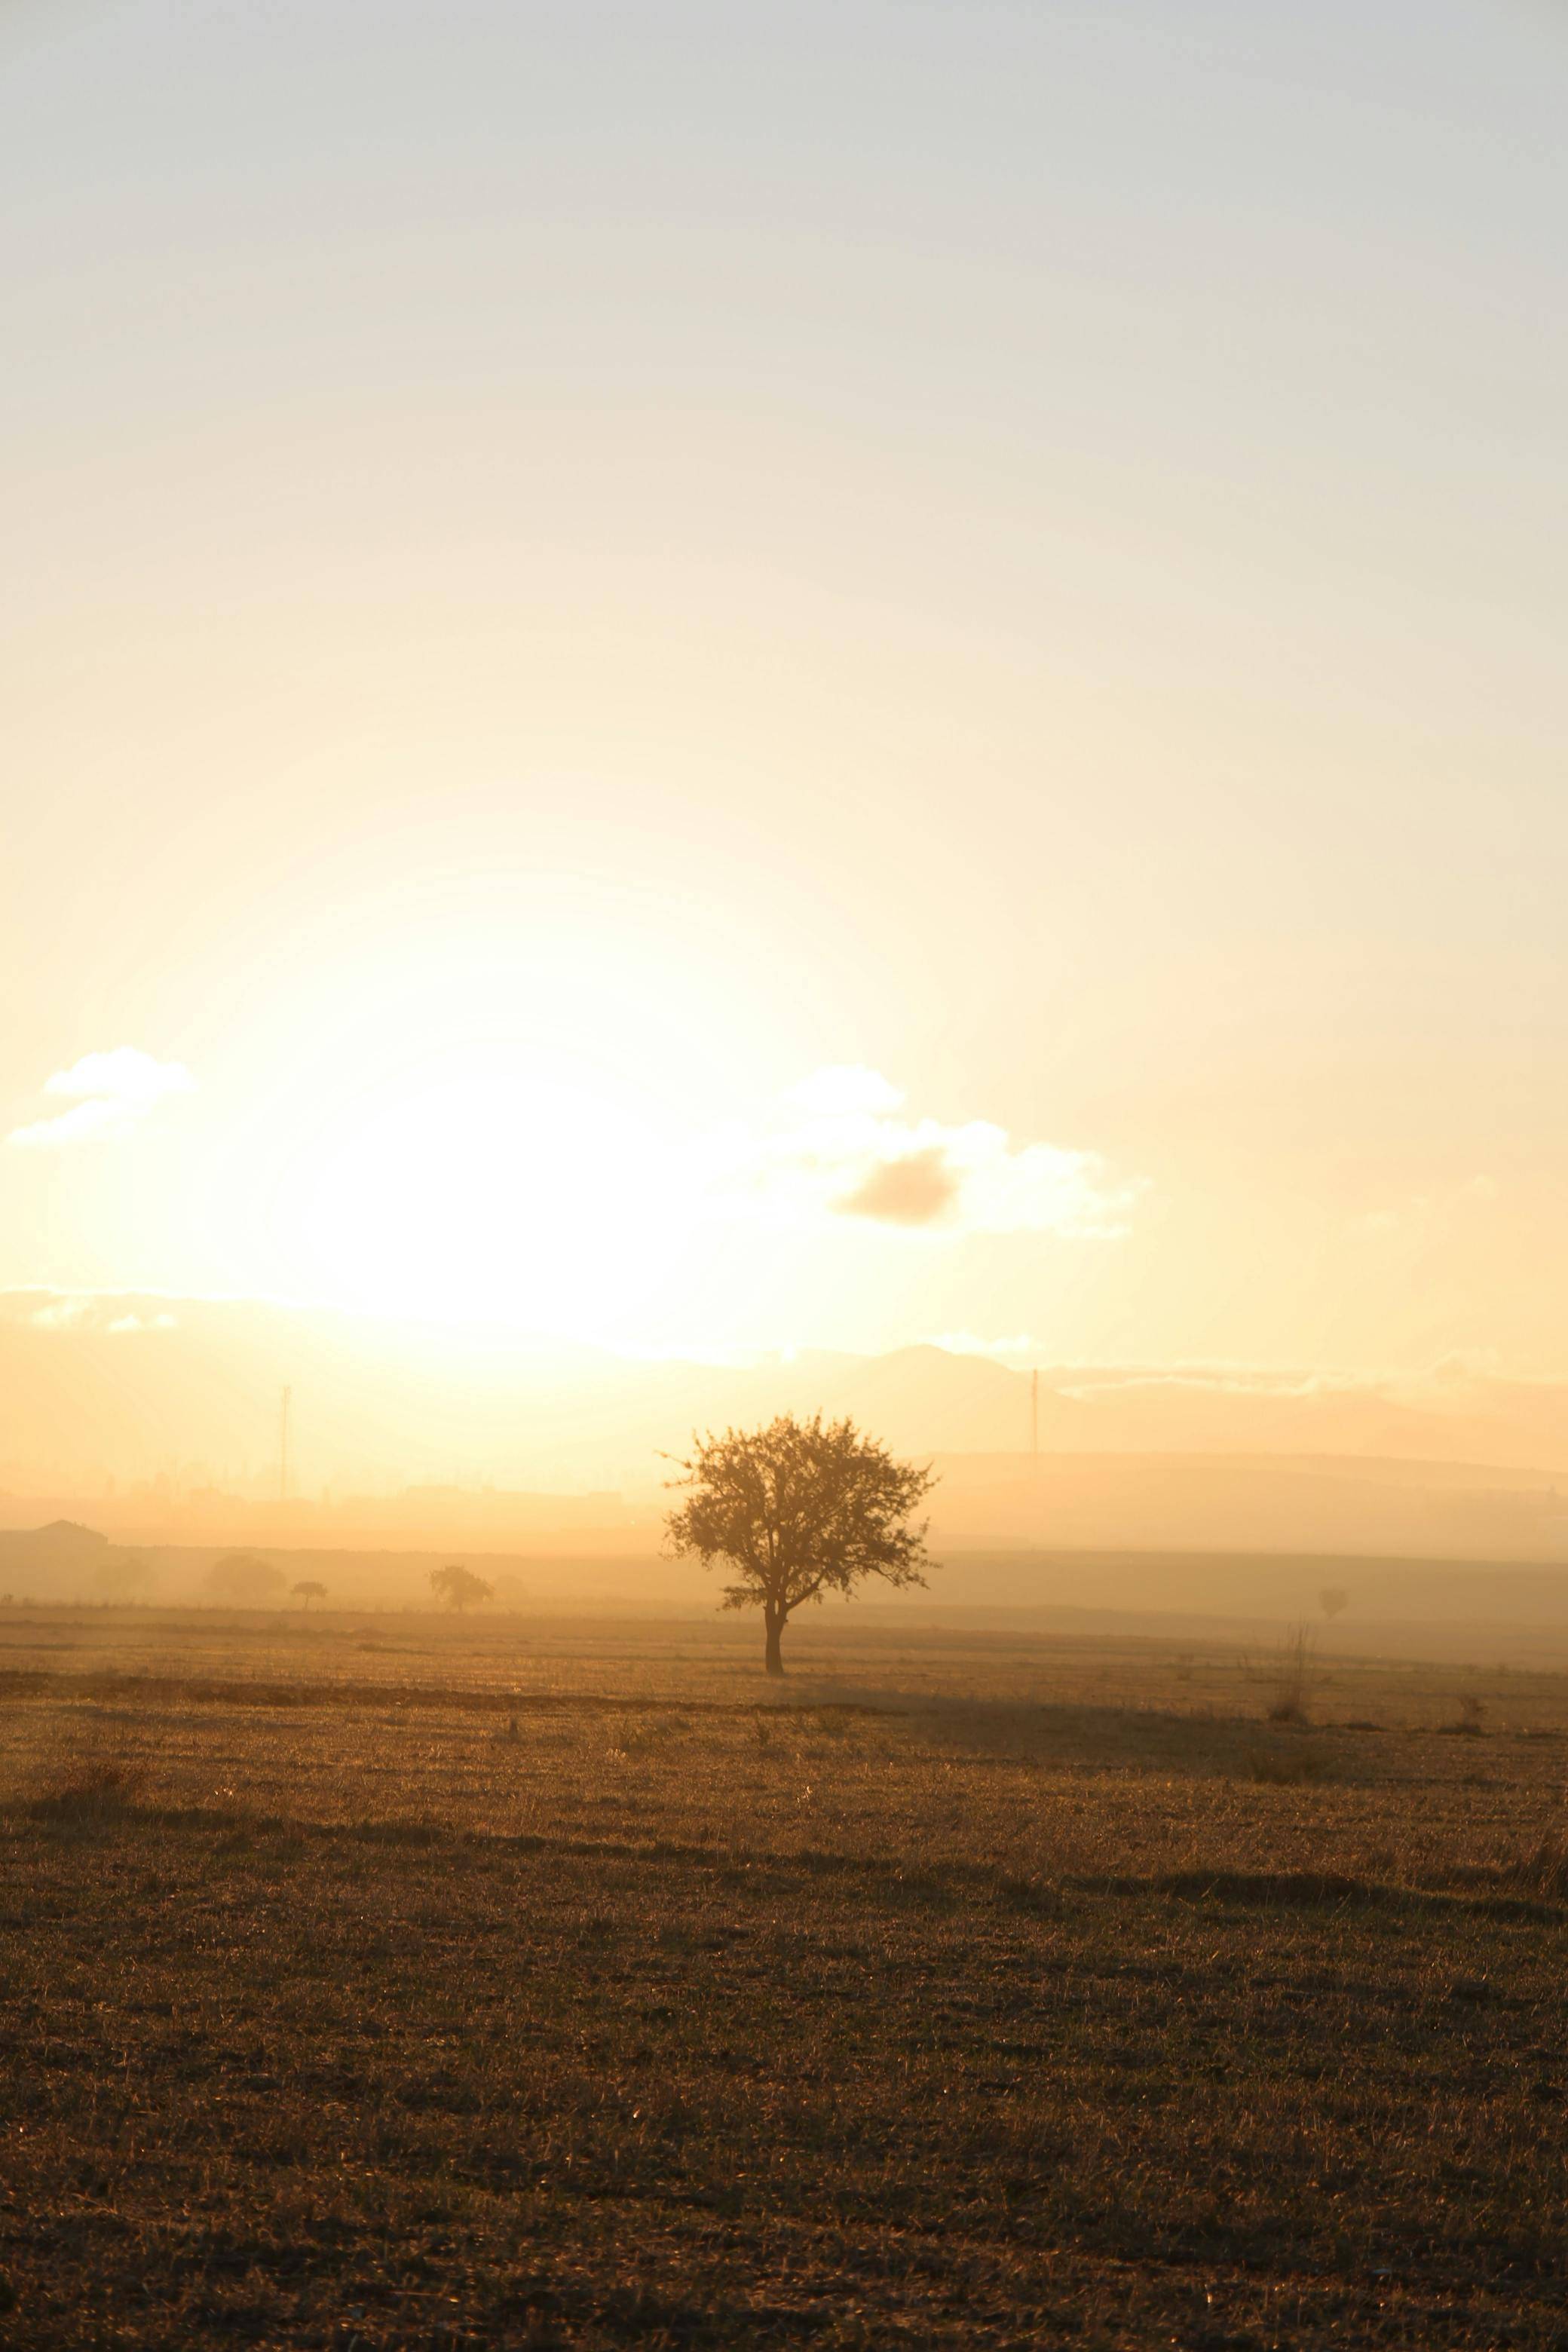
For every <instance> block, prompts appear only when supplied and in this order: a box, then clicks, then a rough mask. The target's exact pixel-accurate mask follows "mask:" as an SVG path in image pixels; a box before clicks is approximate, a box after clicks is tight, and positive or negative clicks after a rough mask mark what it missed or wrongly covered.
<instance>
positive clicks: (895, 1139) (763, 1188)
mask: <svg viewBox="0 0 1568 2352" xmlns="http://www.w3.org/2000/svg"><path fill="white" fill-rule="evenodd" d="M903 1102H904V1097H903V1096H902V1095H901V1094H900V1091H899V1089H898V1088H897V1087H893V1086H891V1085H890V1084H889V1081H888V1080H887V1079H886V1078H884V1077H882V1076H880V1075H879V1073H878V1072H877V1071H875V1070H867V1069H860V1068H837V1069H828V1070H820V1071H818V1072H817V1073H816V1076H815V1077H812V1078H808V1079H807V1080H806V1081H805V1085H804V1086H801V1087H795V1088H794V1089H793V1090H792V1092H791V1093H790V1094H789V1095H788V1096H786V1097H785V1098H784V1113H783V1116H781V1118H779V1119H778V1120H777V1121H776V1122H771V1123H768V1124H766V1125H764V1126H762V1127H760V1128H744V1127H740V1126H735V1127H732V1128H730V1129H725V1130H723V1131H722V1132H721V1134H720V1135H719V1136H717V1137H715V1138H714V1139H712V1143H711V1146H710V1180H711V1182H712V1184H713V1187H714V1189H715V1191H716V1192H717V1193H718V1196H719V1197H720V1199H721V1200H722V1201H724V1202H727V1203H728V1205H730V1206H731V1209H732V1210H733V1211H735V1213H740V1214H747V1215H754V1216H758V1217H761V1218H763V1219H764V1220H766V1221H767V1222H768V1223H779V1224H789V1223H805V1222H812V1221H815V1220H820V1219H822V1218H825V1217H863V1218H866V1219H868V1221H870V1222H872V1223H879V1224H886V1225H898V1226H902V1227H904V1228H905V1229H907V1230H919V1231H925V1232H931V1233H942V1234H963V1233H984V1234H1021V1233H1052V1234H1068V1235H1075V1236H1080V1237H1084V1236H1095V1237H1104V1236H1109V1235H1114V1234H1121V1233H1123V1232H1125V1231H1126V1219H1127V1216H1128V1213H1130V1211H1131V1207H1132V1204H1133V1202H1135V1200H1136V1199H1137V1198H1138V1196H1139V1195H1140V1193H1141V1192H1142V1191H1143V1190H1144V1186H1143V1184H1142V1182H1141V1181H1136V1182H1125V1181H1117V1180H1115V1179H1113V1178H1112V1177H1111V1175H1110V1171H1108V1169H1107V1168H1106V1166H1105V1163H1104V1161H1103V1160H1101V1159H1100V1157H1099V1155H1098V1154H1097V1153H1095V1152H1091V1151H1074V1150H1065V1149H1063V1148H1062V1147H1060V1146H1059V1145H1057V1144H1052V1143H1015V1142H1014V1141H1013V1139H1011V1137H1010V1136H1009V1135H1008V1133H1007V1131H1006V1129H1005V1128H1001V1127H997V1126H995V1125H994V1124H993V1122H992V1121H990V1120H989V1119H971V1120H969V1121H967V1122H966V1123H965V1124H964V1125H963V1126H958V1127H950V1126H946V1125H944V1124H943V1123H942V1121H941V1120H939V1119H934V1118H918V1119H910V1118H906V1117H901V1116H899V1114H900V1112H901V1110H902V1106H903ZM803 1113H804V1116H802V1115H801V1114H803Z"/></svg>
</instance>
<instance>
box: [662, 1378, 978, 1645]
mask: <svg viewBox="0 0 1568 2352" xmlns="http://www.w3.org/2000/svg"><path fill="white" fill-rule="evenodd" d="M692 1444H693V1446H694V1448H695V1451H694V1452H693V1454H692V1455H691V1458H690V1460H689V1461H686V1462H681V1463H679V1465H678V1466H679V1469H680V1471H681V1473H682V1475H681V1476H680V1477H679V1478H672V1479H671V1480H670V1481H669V1484H670V1485H671V1486H685V1487H689V1489H690V1493H689V1499H688V1500H687V1501H686V1502H684V1503H683V1504H681V1506H680V1507H679V1509H678V1510H674V1511H671V1512H670V1514H669V1516H668V1519H667V1521H666V1523H665V1528H666V1537H667V1540H668V1549H669V1551H670V1552H671V1554H672V1555H673V1556H674V1557H675V1558H676V1559H685V1558H690V1559H700V1561H701V1562H702V1565H703V1567H704V1568H711V1567H712V1566H713V1565H714V1563H715V1561H720V1560H721V1561H723V1562H724V1563H725V1565H726V1566H727V1567H730V1568H732V1569H734V1570H736V1571H737V1575H736V1580H735V1582H734V1583H733V1584H731V1585H727V1586H726V1587H725V1590H724V1600H723V1605H724V1607H725V1608H726V1609H760V1610H761V1611H762V1612H763V1633H764V1648H763V1661H764V1664H765V1667H766V1671H767V1672H768V1673H769V1674H770V1675H782V1674H783V1672H784V1654H783V1649H782V1646H781V1645H782V1643H783V1639H784V1627H785V1625H786V1624H787V1623H788V1622H789V1619H790V1617H791V1616H792V1614H793V1613H794V1612H795V1610H796V1609H798V1608H800V1606H801V1605H802V1603H803V1602H805V1601H820V1600H821V1599H822V1598H823V1595H824V1594H825V1593H827V1592H842V1593H843V1594H844V1595H845V1597H846V1599H847V1597H848V1595H849V1594H850V1593H851V1592H853V1591H854V1590H855V1588H856V1586H857V1585H858V1584H859V1583H860V1582H861V1581H862V1580H864V1579H865V1578H867V1577H871V1576H877V1577H880V1578H881V1579H882V1580H883V1582H884V1583H887V1584H891V1585H893V1586H895V1587H902V1586H905V1585H910V1584H923V1583H924V1582H925V1578H924V1576H923V1575H922V1574H921V1570H922V1568H923V1567H924V1566H926V1565H927V1564H928V1561H929V1555H928V1554H927V1552H926V1549H925V1533H926V1530H925V1527H924V1525H923V1524H922V1525H921V1526H920V1527H911V1526H910V1524H909V1521H910V1513H911V1512H912V1511H913V1510H914V1509H915V1508H916V1507H917V1505H919V1504H920V1503H921V1500H922V1499H923V1498H924V1496H926V1495H927V1494H928V1493H929V1492H930V1490H931V1486H933V1485H934V1484H935V1480H934V1478H933V1476H932V1475H931V1471H929V1470H922V1469H920V1468H918V1467H917V1466H915V1465H913V1464H910V1463H904V1462H895V1461H894V1459H893V1457H892V1455H891V1454H889V1453H888V1451H887V1450H886V1448H885V1447H884V1446H881V1445H879V1444H877V1442H876V1440H875V1439H874V1438H870V1437H864V1436H862V1435H861V1433H860V1432H859V1431H858V1429H857V1428H856V1426H855V1424H854V1423H853V1422H852V1421H835V1422H824V1420H823V1418H822V1415H821V1414H820V1413H818V1414H817V1415H816V1418H815V1419H814V1420H812V1421H797V1420H796V1419H795V1416H794V1414H793V1413H783V1414H781V1415H780V1416H779V1418H778V1420H776V1421H774V1422H772V1423H770V1424H769V1425H768V1427H767V1428H766V1429H753V1430H734V1429H730V1430H726V1431H725V1433H724V1434H723V1436H722V1437H714V1436H712V1435H709V1436H707V1437H702V1438H698V1437H693V1440H692Z"/></svg>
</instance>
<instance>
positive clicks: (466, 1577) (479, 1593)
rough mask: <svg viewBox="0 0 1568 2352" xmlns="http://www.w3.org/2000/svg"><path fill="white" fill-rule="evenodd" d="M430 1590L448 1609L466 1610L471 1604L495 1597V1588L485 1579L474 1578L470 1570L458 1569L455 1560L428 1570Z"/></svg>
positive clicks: (480, 1577)
mask: <svg viewBox="0 0 1568 2352" xmlns="http://www.w3.org/2000/svg"><path fill="white" fill-rule="evenodd" d="M430 1590H431V1591H432V1592H433V1593H434V1594H435V1595H436V1598H437V1601H442V1602H444V1603H445V1605H446V1607H447V1608H448V1609H467V1608H468V1606H469V1605H470V1603H472V1602H475V1601H490V1600H493V1599H494V1597H495V1587H494V1585H492V1584H491V1583H490V1582H489V1580H488V1579H487V1578H485V1577H482V1576H476V1575H475V1574H474V1571H473V1570H472V1569H471V1568H463V1567H460V1566H459V1565H458V1562H457V1561H456V1560H453V1561H452V1562H450V1563H449V1565H448V1566H447V1567H446V1568H433V1569H432V1570H430Z"/></svg>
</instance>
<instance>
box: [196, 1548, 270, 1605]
mask: <svg viewBox="0 0 1568 2352" xmlns="http://www.w3.org/2000/svg"><path fill="white" fill-rule="evenodd" d="M287 1583H288V1579H287V1577H286V1576H285V1575H284V1573H283V1571H282V1570H281V1569H280V1568H274V1567H273V1565H272V1562H271V1561H270V1560H269V1559H262V1557H261V1554H260V1553H259V1552H256V1551H228V1552H225V1554H224V1556H223V1558H222V1559H215V1560H214V1562H213V1564H212V1566H211V1567H210V1568H209V1569H208V1570H207V1573H206V1589H207V1591H209V1592H210V1593H211V1594H212V1596H213V1599H214V1600H215V1601H228V1602H229V1603H230V1605H231V1606H232V1607H234V1608H236V1609H265V1608H266V1606H267V1605H268V1601H276V1600H277V1599H278V1598H279V1594H280V1593H281V1592H282V1591H283V1590H284V1588H285V1586H286V1585H287Z"/></svg>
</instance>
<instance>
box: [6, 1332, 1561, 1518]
mask: <svg viewBox="0 0 1568 2352" xmlns="http://www.w3.org/2000/svg"><path fill="white" fill-rule="evenodd" d="M285 1387H288V1388H289V1389H290V1390H291V1391H292V1409H291V1460H292V1486H293V1490H294V1491H296V1492H299V1493H310V1494H319V1493H320V1492H321V1489H322V1488H323V1486H331V1487H332V1488H333V1489H334V1490H336V1491H337V1492H338V1493H340V1494H341V1493H343V1492H345V1491H346V1492H351V1493H367V1494H368V1493H381V1494H385V1493H386V1492H388V1491H389V1490H391V1489H393V1488H402V1487H405V1486H432V1485H436V1486H440V1485H448V1486H451V1485H468V1486H478V1485H480V1484H484V1483H489V1484H493V1485H495V1486H503V1487H509V1488H517V1489H531V1490H534V1491H536V1492H537V1491H540V1490H547V1489H554V1490H556V1491H563V1490H579V1491H580V1490H584V1489H590V1488H591V1489H595V1490H600V1491H610V1490H618V1491H625V1492H629V1493H631V1494H634V1495H640V1496H651V1495H653V1494H654V1493H655V1492H656V1491H657V1489H658V1486H659V1484H660V1481H661V1480H662V1479H663V1478H664V1477H665V1475H667V1470H668V1465H667V1464H666V1462H665V1461H664V1460H663V1459H662V1458H661V1457H662V1456H664V1455H667V1454H679V1453H680V1452H681V1450H682V1449H683V1448H684V1447H685V1445H686V1444H687V1443H688V1441H689V1438H690V1436H691V1434H692V1433H693V1431H694V1430H702V1429H707V1428H722V1427H725V1426H727V1425H730V1424H737V1425H742V1426H743V1425H746V1424H748V1423H754V1422H757V1421H761V1420H764V1419H766V1418H768V1417H770V1416H771V1415H772V1414H773V1413H775V1412H783V1411H792V1412H815V1411H818V1410H820V1411H823V1412H827V1413H829V1414H839V1413H848V1414H850V1415H852V1416H853V1418H854V1419H855V1420H856V1421H858V1423H861V1424H862V1425H863V1426H864V1427H865V1428H866V1429H868V1431H870V1432H872V1433H874V1434H876V1435H877V1436H879V1437H880V1438H882V1439H883V1440H885V1441H886V1442H887V1443H888V1444H890V1445H892V1446H893V1447H894V1448H895V1450H897V1451H898V1452H900V1453H903V1454H917V1455H919V1454H936V1453H940V1454H949V1455H954V1456H956V1455H963V1454H995V1455H1001V1454H1009V1455H1015V1456H1016V1455H1021V1454H1023V1453H1024V1452H1025V1450H1026V1446H1027V1443H1028V1432H1029V1415H1030V1399H1029V1378H1028V1375H1027V1374H1026V1373H1025V1372H1021V1371H1018V1370H1012V1369H1010V1368H1008V1367H1006V1366H1004V1365H1001V1364H998V1363H995V1362H994V1361H991V1360H988V1359H987V1358H985V1357H983V1356H974V1355H960V1354H956V1353H953V1352H951V1351H949V1350H947V1349H942V1348H937V1347H914V1348H905V1349H897V1350H894V1351H893V1352H891V1353H889V1354H887V1355H881V1356H862V1357H857V1356H850V1355H843V1354H833V1353H828V1352H815V1353H813V1352H808V1353H803V1354H800V1355H797V1356H793V1357H773V1358H769V1359H766V1360H759V1361H756V1362H753V1363H750V1364H747V1365H743V1366H731V1365H716V1364H707V1363H696V1362H689V1361H647V1360H639V1359H637V1358H633V1357H627V1356H623V1355H617V1354H614V1353H612V1352H610V1351H608V1350H606V1349H594V1348H588V1347H582V1346H573V1345H568V1344H564V1343H558V1342H555V1341H548V1342H541V1341H539V1340H536V1339H524V1338H519V1337H517V1336H515V1335H512V1334H510V1333H504V1332H497V1331H489V1330H473V1329H457V1328H451V1327H448V1326H444V1325H438V1324H419V1323H412V1322H392V1321H384V1320H383V1321H377V1320H374V1319H372V1318H360V1317H354V1316H350V1315H344V1314H333V1313H329V1312H324V1311H321V1310H319V1309H303V1308H294V1307H283V1306H278V1305H273V1304H268V1303H265V1302H258V1301H246V1300H214V1299H169V1298H163V1297H129V1296H118V1295H117V1296H104V1297H68V1296H63V1295H60V1294H58V1293H51V1292H48V1291H42V1290H40V1291H29V1292H12V1293H9V1294H4V1295H0V1484H4V1485H5V1486H9V1487H10V1488H11V1489H12V1490H13V1491H14V1492H16V1493H24V1492H30V1493H33V1494H56V1495H63V1496H69V1495H72V1494H76V1493H84V1494H97V1493H101V1492H102V1491H103V1489H104V1486H105V1484H106V1482H107V1481H108V1480H110V1479H113V1480H115V1481H118V1482H120V1483H121V1484H123V1483H125V1482H128V1481H147V1480H154V1479H158V1478H160V1477H162V1478H163V1480H164V1481H165V1482H167V1483H168V1484H169V1485H170V1486H182V1487H187V1488H188V1487H190V1486H199V1485H202V1484H204V1483H205V1484H208V1485H212V1486H220V1487H225V1488H226V1489H229V1490H231V1491H236V1492H238V1491H251V1492H255V1493H257V1494H262V1493H275V1492H276V1488H277V1480H278V1464H279V1399H280V1392H281V1391H282V1390H283V1389H284V1388H285ZM1039 1425H1040V1444H1041V1448H1042V1450H1043V1451H1044V1452H1046V1453H1048V1454H1053V1455H1058V1456H1068V1455H1077V1454H1083V1455H1094V1454H1106V1455H1144V1456H1157V1455H1177V1454H1188V1455H1206V1456H1211V1457H1218V1456H1238V1455H1258V1456H1262V1455H1272V1456H1277V1457H1278V1456H1306V1455H1317V1456H1321V1457H1328V1456H1335V1457H1364V1458H1368V1459H1371V1458H1373V1457H1376V1458H1380V1459H1387V1458H1389V1457H1398V1458H1399V1459H1402V1460H1404V1461H1405V1462H1408V1463H1412V1464H1446V1465H1454V1464H1459V1463H1465V1462H1469V1463H1480V1464H1489V1465H1497V1466H1498V1467H1500V1468H1501V1469H1505V1470H1509V1471H1512V1472H1520V1471H1540V1472H1541V1473H1542V1483H1543V1484H1546V1485H1549V1484H1550V1483H1551V1474H1552V1472H1553V1471H1554V1470H1555V1469H1556V1468H1558V1467H1559V1466H1560V1465H1568V1385H1565V1384H1563V1383H1552V1382H1545V1381H1540V1382H1527V1381H1502V1380H1499V1379H1493V1378H1490V1377H1488V1376H1484V1375H1472V1374H1468V1373H1464V1372H1453V1371H1449V1372H1446V1373H1444V1374H1441V1375H1438V1376H1434V1377H1433V1378H1432V1379H1430V1380H1428V1381H1423V1382H1407V1383H1404V1384H1402V1385H1401V1386H1399V1387H1398V1388H1397V1389H1396V1388H1395V1387H1394V1385H1393V1384H1390V1383H1382V1384H1379V1383H1373V1382H1370V1381H1368V1382H1354V1381H1331V1380H1324V1379H1313V1378H1310V1377H1303V1378H1300V1379H1290V1378H1287V1377H1284V1376H1280V1375H1272V1374H1270V1375H1258V1376H1256V1377H1255V1376H1250V1375H1238V1374H1235V1373H1230V1372H1225V1373H1210V1372H1205V1371H1202V1370H1183V1371H1176V1372H1162V1371H1155V1370H1149V1369H1148V1368H1146V1367H1136V1366H1134V1367H1130V1368H1127V1369H1126V1370H1107V1369H1105V1368H1093V1369H1084V1368H1076V1367H1072V1366H1058V1367H1055V1368H1053V1369H1051V1370H1042V1373H1041V1376H1040V1383H1039ZM1482 1483H1483V1484H1484V1483H1485V1482H1484V1480H1483V1482H1482ZM1564 1485H1565V1486H1568V1470H1565V1475H1564Z"/></svg>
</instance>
